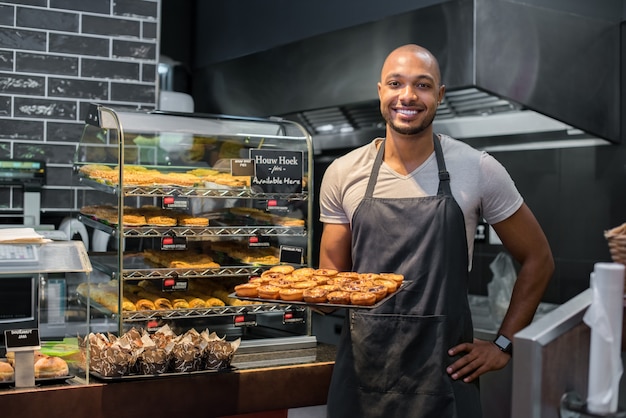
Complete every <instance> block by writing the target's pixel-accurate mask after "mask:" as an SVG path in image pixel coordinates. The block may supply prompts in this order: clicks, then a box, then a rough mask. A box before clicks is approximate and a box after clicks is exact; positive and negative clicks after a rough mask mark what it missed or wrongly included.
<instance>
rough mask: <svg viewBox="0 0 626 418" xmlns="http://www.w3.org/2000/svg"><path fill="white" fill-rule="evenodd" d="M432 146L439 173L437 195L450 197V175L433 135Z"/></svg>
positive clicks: (439, 146)
mask: <svg viewBox="0 0 626 418" xmlns="http://www.w3.org/2000/svg"><path fill="white" fill-rule="evenodd" d="M433 144H434V145H435V157H436V158H437V170H438V171H439V188H438V189H437V194H438V195H442V194H445V195H452V191H451V190H450V173H449V172H448V169H447V168H446V162H445V160H444V158H443V150H442V149H441V142H440V141H439V138H437V135H435V134H434V133H433Z"/></svg>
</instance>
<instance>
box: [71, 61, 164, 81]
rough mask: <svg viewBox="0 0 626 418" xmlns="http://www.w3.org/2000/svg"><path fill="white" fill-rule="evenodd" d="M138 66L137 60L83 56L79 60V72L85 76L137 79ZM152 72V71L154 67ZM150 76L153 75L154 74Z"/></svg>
mask: <svg viewBox="0 0 626 418" xmlns="http://www.w3.org/2000/svg"><path fill="white" fill-rule="evenodd" d="M139 66H140V64H139V63H137V62H123V61H115V60H104V59H89V58H83V59H82V60H81V67H80V73H81V75H82V76H83V77H85V78H87V77H93V78H109V79H113V80H139ZM152 72H153V73H154V67H153V68H152ZM152 76H153V77H154V74H153V75H152ZM144 81H145V80H144ZM153 81H154V80H153Z"/></svg>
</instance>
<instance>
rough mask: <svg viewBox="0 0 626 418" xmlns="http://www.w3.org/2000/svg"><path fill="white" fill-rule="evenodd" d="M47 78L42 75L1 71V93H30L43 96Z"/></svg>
mask: <svg viewBox="0 0 626 418" xmlns="http://www.w3.org/2000/svg"><path fill="white" fill-rule="evenodd" d="M45 88H46V79H45V77H40V76H30V75H20V74H14V73H0V93H2V94H7V93H14V94H28V95H35V96H43V95H45V93H46V90H45Z"/></svg>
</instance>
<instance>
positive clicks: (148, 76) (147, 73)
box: [141, 64, 156, 83]
mask: <svg viewBox="0 0 626 418" xmlns="http://www.w3.org/2000/svg"><path fill="white" fill-rule="evenodd" d="M141 81H143V82H145V83H154V82H155V81H156V65H154V64H142V66H141Z"/></svg>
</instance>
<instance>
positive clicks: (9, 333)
mask: <svg viewBox="0 0 626 418" xmlns="http://www.w3.org/2000/svg"><path fill="white" fill-rule="evenodd" d="M4 341H5V344H6V348H7V351H27V350H39V349H40V348H41V347H40V345H41V343H40V341H39V330H38V329H36V328H35V329H8V330H6V331H4Z"/></svg>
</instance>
